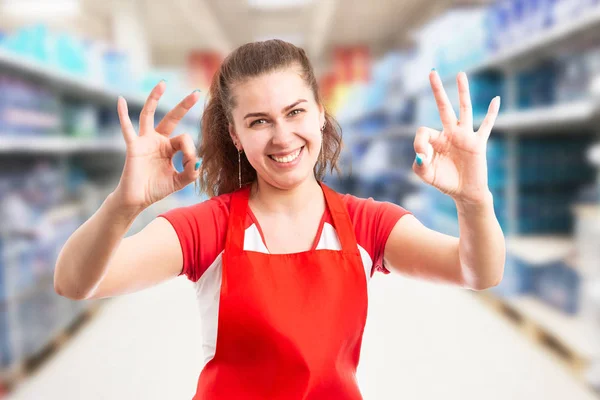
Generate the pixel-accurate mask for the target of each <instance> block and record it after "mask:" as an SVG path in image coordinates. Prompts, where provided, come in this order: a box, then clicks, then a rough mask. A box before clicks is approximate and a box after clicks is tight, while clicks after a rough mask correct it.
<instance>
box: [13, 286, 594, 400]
mask: <svg viewBox="0 0 600 400" xmlns="http://www.w3.org/2000/svg"><path fill="white" fill-rule="evenodd" d="M370 291H371V294H370V296H371V297H370V299H371V302H370V314H369V321H368V323H367V329H366V331H365V337H364V344H363V355H362V362H361V365H360V368H359V373H358V379H359V383H360V385H361V387H362V390H363V393H364V396H365V399H366V400H369V399H377V400H386V399H390V400H391V399H436V400H437V399H441V398H443V399H464V400H467V399H489V400H495V399H498V400H500V399H502V400H504V399H513V400H521V399H523V400H525V399H527V400H530V399H547V400H552V399H567V398H568V399H569V400H592V399H596V397H595V396H594V395H593V394H592V393H591V392H589V391H588V390H587V389H585V388H584V387H582V386H581V385H580V384H579V383H578V382H576V381H575V380H574V379H572V378H571V377H570V376H569V375H567V374H566V373H565V372H564V371H563V370H562V368H561V367H560V366H559V365H557V364H556V363H555V362H553V361H552V359H551V358H550V357H549V356H548V355H547V354H546V353H544V352H541V351H540V350H538V349H537V348H535V347H533V346H532V345H531V344H529V342H527V341H526V339H525V338H524V337H522V336H521V335H520V334H519V333H518V332H517V331H515V330H514V329H513V327H512V326H510V325H508V324H507V323H506V322H504V321H503V320H501V319H500V318H499V317H498V316H497V315H494V314H493V313H492V312H491V311H490V310H489V309H488V308H487V307H485V306H483V305H482V304H481V303H479V302H478V301H477V300H476V299H475V298H474V297H473V295H472V294H471V293H469V292H467V291H461V290H457V289H454V288H450V287H446V286H439V285H432V284H429V283H424V282H418V281H412V280H407V279H405V278H402V277H399V276H397V275H388V276H381V275H376V277H375V278H374V280H373V281H372V282H371V286H370ZM199 328H200V321H199V318H198V317H197V315H196V304H195V302H194V293H193V290H192V287H191V285H190V284H189V283H188V282H187V281H185V280H184V279H183V278H179V279H176V280H174V281H172V282H169V283H167V284H164V285H161V286H158V287H156V288H153V289H150V290H147V291H145V292H141V293H137V294H134V295H130V296H125V297H122V298H117V299H113V300H110V301H109V302H107V304H106V305H105V307H104V309H103V310H102V311H101V312H100V313H99V314H98V316H97V318H95V319H94V320H93V321H92V322H91V323H90V324H89V325H88V326H87V327H86V328H84V329H83V330H82V331H81V333H80V334H79V335H78V336H77V337H76V338H75V339H74V340H73V341H72V342H71V343H70V344H68V345H67V347H66V348H65V349H64V351H62V352H61V353H59V354H58V355H57V356H56V357H55V358H54V359H52V360H50V361H49V362H48V363H47V364H46V366H45V367H44V368H43V369H42V370H41V371H40V372H39V373H38V374H37V375H36V376H35V377H33V378H32V379H31V380H29V381H28V382H27V383H26V384H24V385H22V386H21V387H20V388H18V389H17V391H16V392H15V394H14V396H12V397H11V398H12V399H13V400H34V399H36V400H37V399H41V398H43V399H61V400H71V399H73V400H75V399H78V400H79V399H82V398H85V399H87V400H96V399H103V400H104V399H111V400H112V399H141V398H143V399H189V398H191V397H192V395H193V392H194V389H195V384H196V379H197V373H198V372H199V368H200V360H201V349H200V346H199V340H198V333H197V332H199ZM596 400H597V399H596Z"/></svg>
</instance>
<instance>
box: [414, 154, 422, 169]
mask: <svg viewBox="0 0 600 400" xmlns="http://www.w3.org/2000/svg"><path fill="white" fill-rule="evenodd" d="M415 160H417V165H418V166H419V167H420V166H421V165H423V159H422V158H421V156H420V155H418V154H417V156H416V157H415Z"/></svg>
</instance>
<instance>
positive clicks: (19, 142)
mask: <svg viewBox="0 0 600 400" xmlns="http://www.w3.org/2000/svg"><path fill="white" fill-rule="evenodd" d="M125 150H126V148H125V141H124V139H123V137H122V136H115V137H107V138H89V139H82V138H70V137H68V136H54V137H53V136H50V137H21V138H19V137H9V136H2V135H0V155H1V154H15V153H19V154H23V153H33V154H64V155H67V154H75V153H84V152H85V153H90V152H93V153H105V152H115V153H125Z"/></svg>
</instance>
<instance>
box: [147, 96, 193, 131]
mask: <svg viewBox="0 0 600 400" xmlns="http://www.w3.org/2000/svg"><path fill="white" fill-rule="evenodd" d="M199 98H200V91H194V92H192V93H191V94H189V95H187V96H186V98H185V99H183V100H182V101H181V102H180V103H179V104H177V106H175V108H173V109H172V110H171V111H169V112H168V113H167V115H165V117H164V118H163V119H162V121H160V123H159V124H158V126H157V127H156V132H158V133H160V134H161V135H165V136H167V137H169V136H171V134H172V133H173V131H174V130H175V127H176V126H177V124H179V122H180V121H181V120H182V119H183V117H184V116H185V114H187V113H188V111H190V110H191V108H192V107H193V106H194V105H195V104H196V102H197V101H198V99H199Z"/></svg>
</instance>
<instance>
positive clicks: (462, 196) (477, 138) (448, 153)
mask: <svg viewBox="0 0 600 400" xmlns="http://www.w3.org/2000/svg"><path fill="white" fill-rule="evenodd" d="M429 80H430V82H431V88H432V89H433V94H434V96H435V100H436V103H437V107H438V110H439V112H440V117H441V120H442V127H443V129H442V131H441V132H440V131H437V130H435V129H431V128H427V127H421V128H419V129H418V130H417V134H416V137H415V142H414V147H415V151H416V153H417V157H416V159H415V162H414V163H413V171H415V173H416V174H417V175H418V176H419V177H420V178H421V179H422V180H423V181H424V182H425V183H428V184H430V185H432V186H434V187H436V188H437V189H439V190H440V191H441V192H443V193H445V194H447V195H448V196H450V197H452V198H453V199H454V201H455V202H462V203H474V204H479V203H482V202H485V201H486V200H487V199H488V198H489V197H490V190H489V188H488V176H487V161H486V146H487V140H488V138H489V136H490V133H491V131H492V127H493V125H494V122H495V121H496V117H497V116H498V110H499V109H500V97H495V98H494V99H493V100H492V101H491V103H490V106H489V109H488V113H487V115H486V117H485V119H484V120H483V122H482V124H481V126H480V128H479V130H478V131H477V132H474V131H473V108H472V106H471V95H470V93H469V83H468V80H467V75H466V74H465V73H464V72H461V73H459V74H458V76H457V82H458V93H459V100H460V120H458V119H457V118H456V114H455V113H454V110H453V109H452V105H451V104H450V101H449V100H448V96H447V95H446V92H445V90H444V87H443V85H442V82H441V80H440V77H439V75H438V73H437V72H436V71H435V70H432V71H431V72H430V74H429Z"/></svg>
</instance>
